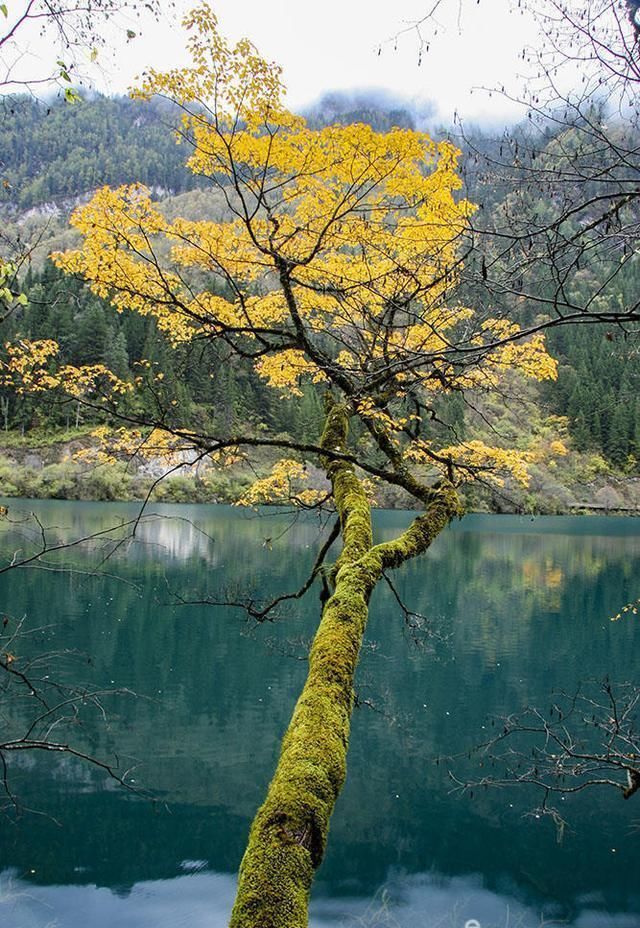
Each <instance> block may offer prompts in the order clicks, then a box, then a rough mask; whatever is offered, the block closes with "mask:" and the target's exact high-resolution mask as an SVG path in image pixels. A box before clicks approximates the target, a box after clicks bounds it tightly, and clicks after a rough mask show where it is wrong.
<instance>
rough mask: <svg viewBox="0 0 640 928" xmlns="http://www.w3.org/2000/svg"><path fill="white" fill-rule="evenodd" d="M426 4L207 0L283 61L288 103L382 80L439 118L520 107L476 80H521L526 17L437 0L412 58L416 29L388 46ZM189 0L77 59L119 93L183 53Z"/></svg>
mask: <svg viewBox="0 0 640 928" xmlns="http://www.w3.org/2000/svg"><path fill="white" fill-rule="evenodd" d="M432 4H433V0H397V2H396V3H389V0H385V2H382V0H322V2H320V3H317V2H313V3H311V2H309V0H271V2H269V3H266V2H264V0H213V4H212V5H213V8H214V9H215V11H216V13H217V15H218V17H219V21H220V26H221V29H222V31H223V32H224V33H225V34H226V35H227V36H228V37H229V38H231V39H237V38H240V37H241V36H244V35H246V36H248V37H249V38H250V39H251V40H252V41H253V42H254V43H255V44H256V45H257V47H258V49H259V50H260V52H261V53H262V54H263V55H264V56H265V57H267V58H270V59H273V60H275V61H277V62H278V63H279V64H281V65H282V67H283V68H284V77H285V82H286V84H287V87H288V89H289V95H288V102H289V105H290V106H291V107H292V108H294V109H295V108H300V107H302V106H304V105H305V104H308V103H310V102H312V101H313V100H315V99H317V98H318V97H319V96H320V95H321V94H322V93H323V92H325V91H327V90H336V89H340V90H349V89H363V88H382V89H386V90H388V91H391V92H393V93H397V94H399V95H401V96H403V97H406V98H409V99H411V100H412V101H413V102H414V103H416V104H417V105H418V108H420V101H432V102H433V103H434V104H435V105H436V107H437V110H438V116H439V117H440V118H441V119H442V120H445V121H447V122H448V121H450V119H451V118H452V116H453V112H454V110H456V109H457V111H458V112H459V113H460V114H461V115H462V116H464V117H465V118H466V119H467V120H469V119H470V120H482V121H483V122H484V121H491V122H500V121H503V120H505V119H509V118H510V117H511V118H512V117H514V116H517V117H521V116H522V115H523V113H522V111H521V110H519V109H518V110H516V109H515V108H514V106H513V105H510V104H509V103H508V101H507V100H506V99H505V98H504V97H503V96H501V95H500V94H493V96H491V97H490V96H489V95H488V94H487V93H483V92H482V91H481V90H479V89H477V88H479V87H480V86H485V87H495V86H501V85H502V84H506V85H507V88H509V87H511V89H513V90H517V88H518V87H519V86H521V81H518V78H517V74H518V71H519V67H518V65H519V63H520V64H521V63H522V62H521V59H520V56H521V54H522V49H523V46H524V45H526V44H527V41H531V40H532V27H531V24H530V23H529V22H527V21H526V20H525V19H524V17H522V16H521V15H518V14H513V13H509V0H483V2H482V3H476V2H475V0H446V2H445V9H446V11H448V12H446V13H445V14H444V15H440V17H439V22H440V27H439V29H438V34H437V35H436V36H435V37H434V40H433V41H432V42H431V47H430V50H429V52H428V53H426V54H423V55H422V61H421V64H420V65H419V64H418V58H419V56H418V49H419V40H418V36H417V34H416V33H415V32H412V31H409V32H406V33H405V34H403V35H401V36H400V37H399V39H398V42H397V50H394V42H393V40H391V41H387V40H389V39H390V38H391V37H393V36H394V34H396V33H398V32H400V31H401V30H402V29H403V28H406V26H407V24H409V23H411V22H413V21H416V20H417V19H419V18H420V17H421V16H423V15H424V14H425V12H426V11H427V10H428V9H429V8H430V6H431V5H432ZM191 5H193V4H192V3H191V2H190V0H177V4H176V11H177V12H176V14H175V15H174V17H173V19H172V17H170V16H169V15H164V16H163V18H162V20H161V21H160V22H158V23H155V22H152V21H150V20H147V21H143V23H142V28H141V29H140V32H141V34H140V35H139V36H138V37H137V38H135V39H133V40H132V41H130V42H126V40H125V38H124V35H123V32H122V31H120V33H119V34H118V35H117V36H116V35H115V33H114V35H113V36H112V37H110V44H113V46H114V48H115V56H114V57H112V56H111V55H108V54H106V53H101V56H100V59H99V63H100V64H101V69H98V68H96V67H95V66H89V65H87V66H85V68H84V70H85V73H88V74H89V76H90V78H91V81H92V82H93V83H94V85H95V87H96V89H98V90H100V91H102V92H105V93H123V92H126V90H127V89H128V87H129V86H130V85H131V84H132V83H133V82H134V79H135V77H136V75H137V74H139V73H140V72H141V71H142V70H143V69H144V68H145V67H146V66H153V67H156V68H159V69H164V68H170V67H174V66H176V65H179V64H181V63H186V61H187V58H186V56H185V54H184V44H185V34H184V33H183V31H182V30H181V28H179V26H178V25H177V23H178V22H179V20H180V18H181V14H182V11H183V10H184V9H187V8H188V7H190V6H191ZM141 6H142V4H141ZM166 6H168V3H167V4H166ZM459 11H461V27H462V28H460V27H459V23H458V13H459ZM139 25H140V24H139V22H138V21H137V20H135V19H133V20H132V21H131V28H132V29H135V30H136V31H138V29H139ZM380 46H382V51H381V53H380V54H378V48H379V47H380ZM40 54H42V52H41V51H40ZM474 88H476V89H474Z"/></svg>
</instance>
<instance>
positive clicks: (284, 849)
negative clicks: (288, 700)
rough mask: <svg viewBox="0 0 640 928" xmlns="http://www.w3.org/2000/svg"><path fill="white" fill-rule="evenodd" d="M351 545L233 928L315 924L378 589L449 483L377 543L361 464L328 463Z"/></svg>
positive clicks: (335, 440) (337, 433)
mask: <svg viewBox="0 0 640 928" xmlns="http://www.w3.org/2000/svg"><path fill="white" fill-rule="evenodd" d="M347 422H348V419H347V415H346V412H345V411H344V409H343V408H342V407H340V406H334V407H333V409H331V411H330V412H329V414H328V417H327V424H326V427H325V432H324V435H323V447H325V448H332V449H340V448H344V446H345V442H346V435H347ZM327 472H328V475H329V478H330V479H331V482H332V486H333V494H334V499H335V504H336V508H337V510H338V514H339V517H340V523H341V533H342V541H343V548H342V552H341V554H340V556H339V558H338V560H337V562H336V565H335V570H334V582H335V588H334V591H333V594H332V595H331V597H330V598H329V599H328V600H327V602H326V604H325V607H324V610H323V613H322V619H321V622H320V625H319V627H318V631H317V633H316V636H315V639H314V642H313V645H312V647H311V651H310V654H309V673H308V676H307V680H306V683H305V685H304V689H303V690H302V693H301V695H300V698H299V699H298V702H297V704H296V707H295V710H294V712H293V716H292V718H291V722H290V723H289V727H288V729H287V732H286V734H285V736H284V739H283V742H282V750H281V754H280V759H279V761H278V766H277V768H276V772H275V775H274V777H273V779H272V781H271V784H270V786H269V790H268V792H267V797H266V799H265V802H264V803H263V805H262V806H261V808H260V809H259V811H258V813H257V815H256V817H255V819H254V822H253V825H252V827H251V833H250V835H249V842H248V845H247V849H246V852H245V855H244V858H243V860H242V864H241V866H240V874H239V882H238V892H237V897H236V903H235V906H234V909H233V913H232V916H231V923H230V928H306V925H307V913H308V904H309V892H310V889H311V883H312V881H313V875H314V872H315V870H316V868H317V867H318V866H319V864H320V862H321V860H322V856H323V854H324V849H325V846H326V841H327V832H328V828H329V819H330V818H331V813H332V812H333V807H334V805H335V802H336V799H337V797H338V794H339V792H340V790H341V788H342V784H343V783H344V778H345V774H346V756H347V748H348V743H349V727H350V720H351V712H352V709H353V679H354V674H355V670H356V666H357V663H358V656H359V653H360V646H361V644H362V639H363V636H364V631H365V627H366V623H367V617H368V604H369V597H370V595H371V591H372V590H373V588H374V586H375V585H376V583H377V581H378V580H379V579H380V577H381V575H382V571H383V570H384V569H385V568H386V567H396V566H399V564H400V563H402V562H403V561H405V560H407V558H409V557H413V556H415V555H416V554H419V553H420V552H421V551H424V550H425V549H426V548H427V547H428V546H429V544H430V543H431V541H432V540H433V538H435V537H436V535H437V534H439V532H440V531H441V530H442V528H444V526H445V525H446V524H447V523H448V522H449V520H450V519H451V517H452V516H453V515H454V514H455V513H456V512H457V508H458V503H457V498H456V496H455V493H454V491H453V490H450V489H443V490H442V492H441V493H439V494H438V495H437V497H436V498H435V499H434V501H433V503H432V504H430V506H429V508H428V510H427V512H425V513H424V515H422V516H420V517H418V518H417V519H416V520H415V521H414V522H413V523H412V525H411V526H410V528H409V529H407V531H406V532H405V533H404V534H403V535H401V536H400V537H399V538H398V539H396V540H395V541H393V542H388V543H385V544H382V545H376V546H374V545H373V540H372V528H371V509H370V506H369V503H368V501H367V498H366V494H365V492H364V490H363V488H362V485H361V483H360V480H359V479H358V478H357V476H356V474H355V472H354V470H353V466H352V465H350V464H347V463H344V462H335V461H334V462H331V463H327Z"/></svg>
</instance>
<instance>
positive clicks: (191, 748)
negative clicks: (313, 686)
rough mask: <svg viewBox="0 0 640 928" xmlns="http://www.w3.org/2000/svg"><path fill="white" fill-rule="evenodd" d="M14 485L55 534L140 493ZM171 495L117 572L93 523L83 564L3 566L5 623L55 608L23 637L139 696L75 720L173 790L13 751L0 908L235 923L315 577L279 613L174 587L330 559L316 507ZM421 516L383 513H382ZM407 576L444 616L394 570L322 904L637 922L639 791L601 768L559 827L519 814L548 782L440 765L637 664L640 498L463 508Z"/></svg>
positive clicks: (132, 921) (31, 532)
mask: <svg viewBox="0 0 640 928" xmlns="http://www.w3.org/2000/svg"><path fill="white" fill-rule="evenodd" d="M9 505H10V517H12V518H13V519H14V520H16V521H17V520H19V519H20V518H21V517H22V515H24V516H25V518H26V517H27V514H28V512H29V511H30V510H34V511H36V512H37V514H38V517H39V519H40V521H41V522H42V524H43V525H45V526H47V527H49V528H50V529H51V534H52V537H53V536H56V537H60V538H67V539H71V538H74V537H80V536H81V535H82V534H85V533H87V532H96V531H100V530H101V529H104V528H107V527H109V526H110V525H112V524H113V523H114V522H115V521H117V520H119V519H120V520H124V519H128V518H131V517H132V516H134V515H135V513H136V511H137V510H136V508H135V507H134V506H127V505H119V504H90V503H84V504H83V503H58V502H46V503H33V504H31V503H26V502H24V501H20V502H17V501H11V502H10V503H9ZM154 512H157V513H162V515H163V518H162V519H151V520H150V521H149V522H148V523H147V524H145V525H143V526H142V527H141V529H140V531H139V535H138V540H137V541H135V542H134V543H131V544H129V545H123V546H121V547H119V548H117V550H115V552H113V553H112V555H111V557H109V559H108V560H107V561H106V562H104V563H103V564H102V567H101V570H102V571H106V573H107V574H108V576H95V575H93V574H92V573H91V571H92V570H93V569H94V568H95V567H96V565H97V564H98V563H100V561H102V560H103V559H104V557H105V555H106V554H108V553H110V552H111V550H112V547H113V546H111V547H109V546H107V547H105V546H104V545H103V544H98V543H95V544H94V545H92V547H91V549H90V550H86V549H78V550H75V551H74V552H73V564H74V566H75V571H74V572H72V573H61V572H57V571H55V570H30V571H26V570H23V571H12V572H10V573H7V574H4V575H2V576H0V584H1V586H2V609H3V611H4V612H5V613H7V614H9V615H11V617H12V621H15V619H16V618H19V617H21V616H23V615H24V616H26V617H27V618H26V623H28V624H30V626H31V627H33V628H40V627H43V626H46V628H44V629H43V630H42V631H40V632H36V633H35V634H34V636H33V638H32V639H30V640H29V641H28V642H25V644H24V647H25V648H40V649H43V648H45V647H46V648H47V649H49V650H54V649H61V648H65V649H69V648H72V649H75V650H76V651H77V655H76V656H75V657H74V658H73V659H71V658H67V657H65V656H64V655H63V656H62V657H61V658H60V661H61V663H60V664H59V667H60V668H61V669H60V671H59V672H60V673H62V672H66V673H69V674H72V673H74V674H75V675H76V679H78V678H81V679H83V680H85V679H86V680H87V681H88V682H90V683H92V684H94V685H99V686H113V687H119V688H124V687H126V688H130V689H131V690H133V691H135V693H136V694H138V696H137V698H133V697H124V696H122V697H118V698H113V699H108V700H107V701H106V703H105V708H106V710H107V713H108V724H107V725H104V724H99V725H98V724H96V725H95V728H94V727H92V726H91V725H90V724H89V723H86V724H84V725H83V726H79V727H78V728H79V730H78V739H79V743H82V744H83V745H84V746H86V747H87V749H90V750H92V751H93V753H96V754H98V755H100V756H102V757H112V756H113V752H117V754H118V756H119V757H120V758H122V763H123V764H124V763H130V762H135V763H136V767H135V770H134V771H133V772H132V774H131V776H132V778H133V779H135V781H136V785H140V786H141V787H143V788H144V789H145V790H147V791H150V792H151V793H152V794H153V795H154V796H155V797H156V800H159V801H156V802H150V801H148V800H146V799H142V798H140V797H138V796H133V795H128V794H126V793H125V792H124V791H123V790H121V789H119V788H117V787H116V786H115V785H114V784H113V782H112V781H109V780H108V779H105V777H103V776H102V775H100V773H99V772H97V771H96V770H93V769H88V768H87V767H86V766H82V765H80V764H78V763H77V762H75V761H73V760H70V759H69V758H55V757H53V758H52V757H50V756H46V757H42V756H35V755H33V754H31V755H29V756H25V757H24V758H23V759H21V761H20V763H19V764H18V763H14V764H13V765H12V769H11V776H12V780H11V782H12V784H13V786H14V789H15V791H16V794H17V795H18V796H19V797H20V800H21V801H22V803H23V804H24V805H25V806H29V807H31V808H33V809H37V810H38V813H45V814H25V815H23V816H22V817H21V818H19V819H18V820H17V822H15V824H14V823H10V821H9V820H7V821H2V822H0V924H2V925H3V926H7V928H50V926H56V928H85V926H87V925H91V926H92V928H113V926H118V928H176V926H178V928H179V926H187V925H188V926H190V928H205V926H207V928H222V926H224V925H226V921H227V918H228V915H229V912H230V908H231V905H232V900H233V892H234V882H235V877H234V874H235V872H236V869H237V866H238V863H239V861H240V858H241V856H242V851H243V847H244V843H245V840H246V835H247V830H248V826H249V823H250V820H251V817H252V815H253V812H254V811H255V808H256V806H257V805H258V804H259V802H260V800H261V798H262V796H263V794H264V791H265V788H266V785H267V783H268V781H269V778H270V775H271V773H272V771H273V768H274V764H275V761H276V758H277V752H278V744H279V741H280V737H281V735H282V733H283V731H284V729H285V727H286V724H287V721H288V719H289V716H290V713H291V710H292V707H293V704H294V702H295V699H296V696H297V694H298V692H299V690H300V687H301V685H302V682H303V680H304V675H305V662H304V653H305V648H306V645H307V643H308V640H309V637H310V636H311V634H312V633H313V628H314V625H315V624H316V622H317V618H318V599H317V592H316V591H312V593H311V594H310V595H308V596H307V597H306V598H305V599H304V600H302V601H301V602H298V603H295V605H294V606H293V607H292V608H290V609H289V610H288V611H287V612H286V615H285V616H283V618H282V619H281V621H279V622H278V623H275V624H271V623H267V624H265V625H262V626H260V627H255V626H254V625H253V624H252V623H248V622H247V621H246V618H245V617H244V615H243V614H242V613H241V612H239V611H237V610H233V609H228V608H226V609H223V608H212V607H211V606H204V605H197V604H191V605H190V604H183V605H179V604H178V603H177V599H176V597H182V598H183V599H184V600H202V599H204V598H206V597H207V596H214V597H215V596H217V597H218V598H220V597H221V596H223V597H226V598H234V597H235V598H238V597H240V596H241V595H244V594H246V593H247V592H253V593H254V594H255V595H259V596H265V595H267V596H268V595H271V594H275V593H276V592H280V591H282V590H284V589H295V588H296V586H298V585H300V584H301V583H302V581H303V580H304V577H305V571H306V570H308V569H309V567H310V565H311V564H312V563H313V559H314V546H315V540H316V536H317V524H316V523H315V522H314V521H311V520H307V521H299V522H298V523H297V524H295V525H294V526H293V527H291V528H290V529H289V530H288V531H285V529H286V528H287V525H288V524H289V523H288V520H287V519H285V518H284V517H282V516H276V515H274V514H273V513H272V512H271V513H270V514H268V515H267V516H264V517H260V518H256V517H248V516H247V515H246V514H244V513H242V512H239V511H237V510H234V509H232V508H229V507H224V506H198V507H169V506H164V507H154ZM409 518H410V515H409V514H407V513H379V514H378V515H377V516H376V528H377V534H378V537H379V538H384V537H392V536H393V535H394V533H395V532H397V531H398V529H400V528H401V527H402V526H403V525H405V524H406V523H407V522H408V520H409ZM0 544H1V545H2V549H3V551H4V552H5V556H6V552H8V551H14V550H16V549H18V548H20V549H21V550H22V551H23V552H25V551H28V550H30V549H32V548H33V546H34V545H35V544H37V532H36V531H35V527H34V525H33V523H31V522H29V521H26V522H25V523H24V524H19V525H17V524H12V523H4V524H3V528H2V536H0ZM70 557H71V555H67V556H66V558H67V561H68V560H69V558H70ZM59 563H60V561H57V562H56V561H55V560H54V559H51V562H50V565H49V566H51V567H53V566H57V565H59ZM65 563H66V561H65ZM395 580H396V583H397V588H398V591H399V592H400V593H401V595H402V597H403V598H404V599H405V600H406V602H407V604H408V605H409V606H410V607H411V608H412V609H414V610H416V611H419V612H422V613H424V614H425V615H426V616H427V617H428V618H429V620H430V622H431V627H432V630H433V631H434V632H435V633H436V634H435V636H434V637H432V638H429V639H428V640H427V641H425V640H424V636H423V635H417V634H416V633H414V632H412V631H411V629H408V628H407V626H406V624H405V623H404V621H403V617H402V615H401V614H400V613H399V610H398V608H397V606H396V604H395V602H394V599H393V597H392V595H391V593H390V591H389V590H388V589H384V590H379V591H377V593H376V595H375V597H374V600H373V603H372V614H371V620H370V625H369V629H368V633H367V642H366V646H365V649H364V653H363V658H362V662H361V666H360V668H359V673H358V686H357V688H358V694H359V697H360V701H361V703H362V706H361V707H360V708H359V709H357V710H356V712H355V715H354V723H353V732H352V743H351V748H350V754H349V774H348V780H347V784H346V786H345V789H344V792H343V794H342V796H341V797H340V800H339V802H338V805H337V808H336V812H335V815H334V818H333V822H332V826H331V835H330V841H329V848H328V852H327V855H326V858H325V861H324V863H323V865H322V868H321V870H320V872H319V875H318V881H317V884H316V886H315V888H314V896H313V907H312V925H313V926H314V928H328V926H342V925H347V926H383V925H384V926H398V928H414V926H415V928H418V926H420V928H436V926H438V928H464V925H465V923H466V922H467V921H468V920H470V919H475V920H477V922H478V923H479V924H480V926H481V928H540V925H541V924H545V925H551V924H563V925H569V926H572V928H633V926H640V883H639V881H638V877H637V874H638V850H639V845H640V830H639V826H638V823H639V822H640V800H639V799H638V797H636V798H635V799H632V800H631V801H630V802H629V803H625V802H624V801H623V800H622V799H621V797H620V796H619V795H618V794H617V793H614V792H609V791H607V790H602V791H600V792H595V791H592V792H590V793H584V794H582V795H580V796H578V797H576V798H574V799H572V800H571V802H567V805H568V806H569V808H567V811H566V817H567V819H568V821H569V824H570V829H569V831H568V832H567V834H566V835H565V837H564V840H563V842H562V843H558V842H557V840H556V833H555V830H554V828H553V826H552V824H550V823H549V821H547V820H538V819H535V818H533V817H531V816H528V815H526V813H527V812H528V811H529V810H530V809H531V808H532V807H533V805H535V800H536V797H535V796H532V795H531V794H530V793H527V792H525V791H522V790H520V789H517V790H510V791H508V792H507V791H499V790H489V791H487V792H482V793H481V794H480V795H476V796H474V797H473V798H470V797H469V796H468V795H464V796H461V795H459V794H458V793H455V792H452V791H451V786H452V783H451V780H450V779H449V776H448V773H447V770H448V769H449V768H452V769H454V770H455V771H456V773H458V774H460V775H462V776H467V775H469V776H470V775H473V773H472V771H473V764H474V763H476V761H475V760H474V759H473V758H472V760H471V761H469V760H468V759H467V757H466V752H467V750H468V749H469V748H470V747H472V746H473V745H475V744H477V743H479V742H481V741H482V740H483V738H484V737H486V733H487V727H488V726H489V725H490V722H489V721H488V718H489V717H490V716H491V715H492V714H500V713H504V712H507V711H514V710H516V709H518V708H520V707H522V706H524V705H526V704H534V705H540V706H543V707H546V706H548V705H550V700H551V698H552V697H551V694H552V692H553V691H554V690H558V689H565V690H570V691H571V690H573V689H575V688H576V687H577V686H578V684H579V683H580V682H581V681H584V680H585V679H588V678H602V677H604V676H605V675H606V674H609V675H610V676H611V677H612V679H615V680H620V681H622V680H629V679H637V673H636V657H635V653H634V646H635V644H636V639H637V635H638V621H637V620H635V621H634V620H633V619H631V618H629V619H627V620H626V621H620V622H616V623H612V622H610V621H609V617H610V616H611V615H612V614H613V613H614V612H617V610H618V608H619V607H620V605H622V604H624V603H625V602H627V601H628V600H630V599H632V598H635V597H637V596H638V594H639V592H640V590H639V586H640V522H639V521H638V520H633V519H614V518H604V517H602V518H599V517H598V518H596V517H593V518H591V517H575V518H560V517H558V518H538V519H536V520H535V521H531V520H530V518H529V517H523V518H520V517H504V516H502V517H501V516H469V517H467V518H465V519H464V520H463V521H462V522H461V523H459V524H456V525H454V526H451V527H450V528H449V529H448V530H447V531H446V532H445V533H444V534H443V535H442V536H441V537H440V538H439V539H438V540H437V542H436V543H435V545H434V546H433V548H432V550H431V551H430V552H429V553H428V555H427V556H425V557H423V558H422V559H421V560H420V561H418V562H415V563H412V564H409V565H407V566H406V567H405V568H403V569H402V570H401V571H399V572H398V573H397V575H396V577H395ZM440 639H442V640H440ZM78 675H80V677H79V676H78ZM1 708H2V711H3V712H6V713H7V716H6V717H4V718H3V724H14V725H16V724H18V723H19V721H20V717H21V715H22V716H23V717H24V718H27V717H28V715H27V713H28V712H30V711H32V707H31V705H29V704H28V701H23V703H21V704H20V705H11V706H9V707H6V706H3V707H1ZM83 739H84V740H83ZM460 752H461V753H462V754H463V756H462V757H461V758H459V759H458V760H455V761H448V762H442V763H439V764H436V763H435V759H436V758H438V757H439V756H441V755H453V754H457V753H460ZM470 771H471V772H470ZM476 774H477V770H476ZM545 919H546V921H544V920H545Z"/></svg>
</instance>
